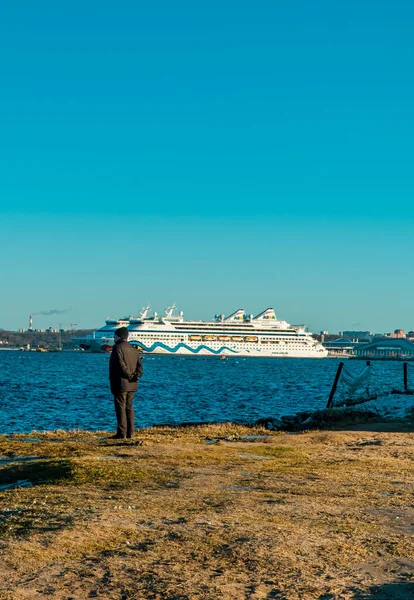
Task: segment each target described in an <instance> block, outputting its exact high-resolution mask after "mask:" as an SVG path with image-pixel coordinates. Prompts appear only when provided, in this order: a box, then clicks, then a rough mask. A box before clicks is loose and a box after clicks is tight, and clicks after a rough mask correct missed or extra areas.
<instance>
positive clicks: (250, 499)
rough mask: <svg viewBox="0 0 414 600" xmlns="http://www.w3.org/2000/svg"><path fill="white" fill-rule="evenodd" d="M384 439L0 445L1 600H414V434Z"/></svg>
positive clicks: (392, 431)
mask: <svg viewBox="0 0 414 600" xmlns="http://www.w3.org/2000/svg"><path fill="white" fill-rule="evenodd" d="M368 428H369V429H370V430H369V431H367V430H366V429H367V427H366V426H363V425H354V426H352V430H351V427H349V428H348V430H347V431H313V432H305V433H300V434H289V433H278V432H267V431H265V430H263V429H247V428H243V427H238V426H234V425H221V426H205V427H193V428H191V427H190V428H179V429H169V428H154V429H148V430H143V431H140V432H138V435H137V438H136V439H134V441H133V443H124V442H118V441H115V440H110V439H108V436H109V434H108V433H105V432H100V433H93V434H92V433H87V432H80V431H77V432H55V433H49V434H38V433H32V434H31V435H30V436H11V437H7V436H0V455H1V458H0V480H1V483H2V485H3V486H6V485H9V486H13V485H16V482H20V485H21V486H22V487H9V488H8V489H3V490H2V491H0V507H1V508H0V533H1V541H0V552H1V561H0V565H1V566H0V598H2V599H13V600H14V599H23V598H25V599H26V598H30V599H37V598H50V597H53V598H57V599H69V598H73V599H76V600H78V599H79V600H81V599H86V598H104V599H106V598H108V599H117V600H119V599H128V598H135V599H146V598H149V599H154V600H155V599H159V600H161V599H162V600H190V599H192V600H196V599H197V600H198V599H200V600H201V599H206V600H207V599H208V600H217V599H220V598H223V599H229V600H230V599H231V600H234V599H239V598H240V599H252V600H259V599H268V598H269V599H270V598H277V599H288V600H299V599H300V600H307V599H319V600H322V599H323V600H333V599H348V598H349V599H350V598H358V599H363V598H364V599H368V598H376V599H391V598H392V599H394V600H396V599H404V600H409V599H410V598H414V589H413V584H412V583H411V582H412V580H413V575H414V541H413V533H414V506H413V491H414V470H413V465H414V463H413V458H414V438H413V435H412V433H411V432H412V431H413V427H412V424H411V423H410V422H408V421H400V422H393V423H390V422H385V423H380V424H379V423H371V424H369V426H368ZM358 429H359V430H358ZM363 429H365V431H363ZM246 436H247V437H246ZM252 436H253V437H252ZM254 436H258V437H254ZM38 440H40V441H38Z"/></svg>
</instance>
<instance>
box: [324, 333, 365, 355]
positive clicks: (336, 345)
mask: <svg viewBox="0 0 414 600" xmlns="http://www.w3.org/2000/svg"><path fill="white" fill-rule="evenodd" d="M322 345H323V347H324V348H326V349H327V350H328V352H329V355H330V356H344V355H349V356H352V355H353V354H354V352H355V348H356V347H357V346H358V345H360V344H359V342H352V341H351V340H349V339H348V338H345V337H340V338H337V339H336V340H333V341H329V342H323V343H322Z"/></svg>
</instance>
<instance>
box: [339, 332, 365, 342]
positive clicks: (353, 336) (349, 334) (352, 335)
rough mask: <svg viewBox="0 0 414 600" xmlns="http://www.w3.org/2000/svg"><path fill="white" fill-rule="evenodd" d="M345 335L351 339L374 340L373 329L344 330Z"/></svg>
mask: <svg viewBox="0 0 414 600" xmlns="http://www.w3.org/2000/svg"><path fill="white" fill-rule="evenodd" d="M343 335H344V337H347V338H349V339H350V340H358V341H359V342H370V341H371V340H372V332H371V331H344V332H343Z"/></svg>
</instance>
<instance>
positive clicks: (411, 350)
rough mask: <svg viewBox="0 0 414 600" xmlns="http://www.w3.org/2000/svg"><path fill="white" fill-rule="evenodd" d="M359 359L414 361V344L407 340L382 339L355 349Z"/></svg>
mask: <svg viewBox="0 0 414 600" xmlns="http://www.w3.org/2000/svg"><path fill="white" fill-rule="evenodd" d="M355 356H356V357H357V358H367V359H383V360H398V359H400V360H404V359H413V360H414V344H412V343H411V342H409V341H408V340H407V339H406V338H389V337H386V338H382V339H379V340H375V341H373V342H371V343H370V344H363V345H358V346H357V347H356V348H355Z"/></svg>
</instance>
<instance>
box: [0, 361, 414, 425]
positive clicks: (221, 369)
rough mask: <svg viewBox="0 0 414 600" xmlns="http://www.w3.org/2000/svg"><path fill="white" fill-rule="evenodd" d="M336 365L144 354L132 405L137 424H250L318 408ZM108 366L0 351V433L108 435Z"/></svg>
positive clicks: (385, 377) (357, 365) (385, 369)
mask: <svg viewBox="0 0 414 600" xmlns="http://www.w3.org/2000/svg"><path fill="white" fill-rule="evenodd" d="M338 363H339V360H336V359H289V358H283V359H277V358H237V357H231V358H229V359H228V360H219V359H218V358H217V357H180V356H150V355H146V356H145V357H144V359H143V368H144V374H143V377H142V379H141V380H140V383H139V390H138V392H137V394H136V396H135V400H134V407H135V422H136V427H148V426H151V425H159V424H166V423H170V424H179V423H182V422H197V423H198V422H225V421H233V422H238V423H245V422H249V423H252V422H254V421H256V420H257V419H259V418H262V417H269V416H274V417H280V416H281V415H288V414H294V413H295V412H298V411H304V410H314V409H315V410H316V409H321V408H324V407H325V406H326V402H327V399H328V396H329V392H330V389H331V386H332V382H333V379H334V377H335V373H336V370H337V368H338ZM364 366H365V364H364V363H363V362H360V361H347V362H346V367H347V368H348V369H349V370H352V371H353V372H355V373H358V372H361V370H362V369H363V368H364ZM108 368H109V355H106V354H87V353H84V352H56V353H40V352H39V353H38V352H19V351H16V352H0V434H2V433H3V434H4V433H28V432H30V431H33V430H37V431H43V430H56V429H65V430H70V429H84V430H89V431H95V430H114V429H115V412H114V405H113V398H112V396H111V393H110V390H109V380H108ZM402 368H403V367H402V364H401V363H385V362H375V363H373V366H372V369H373V375H374V378H375V380H376V381H378V382H379V381H382V382H387V381H388V382H389V383H390V387H392V386H394V387H398V386H399V387H400V388H401V387H402ZM410 370H411V369H410ZM413 371H414V369H413ZM413 385H414V380H413Z"/></svg>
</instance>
